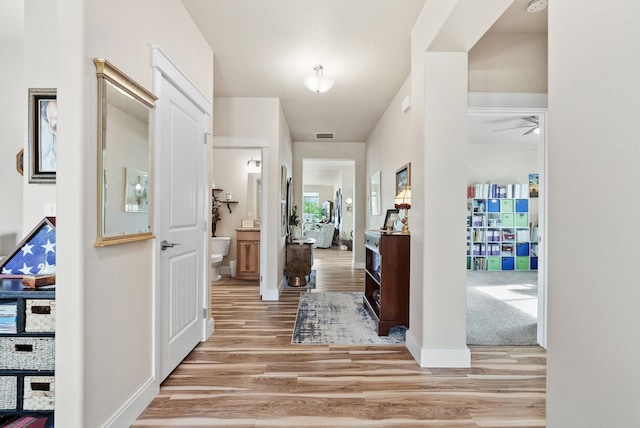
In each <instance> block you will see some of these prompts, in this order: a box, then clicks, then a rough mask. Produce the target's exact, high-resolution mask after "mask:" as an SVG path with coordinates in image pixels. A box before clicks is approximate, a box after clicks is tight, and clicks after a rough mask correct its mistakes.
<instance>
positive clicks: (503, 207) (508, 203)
mask: <svg viewBox="0 0 640 428" xmlns="http://www.w3.org/2000/svg"><path fill="white" fill-rule="evenodd" d="M500 212H501V213H512V212H513V199H501V200H500Z"/></svg>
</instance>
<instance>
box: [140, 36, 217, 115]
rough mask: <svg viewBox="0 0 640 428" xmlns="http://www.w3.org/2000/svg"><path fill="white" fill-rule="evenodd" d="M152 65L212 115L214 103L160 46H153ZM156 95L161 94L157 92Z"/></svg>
mask: <svg viewBox="0 0 640 428" xmlns="http://www.w3.org/2000/svg"><path fill="white" fill-rule="evenodd" d="M151 65H152V66H153V67H155V68H156V69H158V70H159V71H160V72H161V73H162V75H163V76H164V77H165V78H166V79H167V80H168V81H170V82H171V83H172V84H173V86H175V87H176V88H178V89H179V90H180V91H181V92H182V93H183V94H184V95H185V96H186V97H187V98H189V99H190V100H191V101H192V102H193V103H194V104H195V105H196V106H198V108H199V109H200V110H202V111H203V112H204V113H206V114H208V115H209V116H211V114H212V112H213V103H212V102H211V101H210V100H209V99H208V98H207V97H206V96H205V95H204V94H203V93H202V92H200V90H199V89H198V88H197V87H196V86H195V85H194V84H193V83H192V82H191V81H190V80H189V78H188V77H187V76H186V75H185V74H184V73H183V72H182V70H180V69H179V68H178V66H177V65H176V64H175V63H174V62H173V61H171V59H170V58H169V57H168V56H167V55H166V54H165V53H164V52H163V51H162V49H160V47H159V46H155V45H154V46H151ZM155 95H156V96H159V95H160V94H158V93H156V94H155Z"/></svg>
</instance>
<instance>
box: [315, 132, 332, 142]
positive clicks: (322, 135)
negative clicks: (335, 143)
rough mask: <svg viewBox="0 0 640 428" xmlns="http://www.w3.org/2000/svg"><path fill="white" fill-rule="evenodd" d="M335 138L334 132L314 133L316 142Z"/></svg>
mask: <svg viewBox="0 0 640 428" xmlns="http://www.w3.org/2000/svg"><path fill="white" fill-rule="evenodd" d="M334 138H336V133H335V132H316V140H333V139H334Z"/></svg>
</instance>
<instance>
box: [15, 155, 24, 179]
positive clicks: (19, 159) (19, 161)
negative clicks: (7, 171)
mask: <svg viewBox="0 0 640 428" xmlns="http://www.w3.org/2000/svg"><path fill="white" fill-rule="evenodd" d="M23 169H24V149H20V151H19V152H18V154H17V155H16V170H17V171H18V173H20V175H23V174H24V171H23Z"/></svg>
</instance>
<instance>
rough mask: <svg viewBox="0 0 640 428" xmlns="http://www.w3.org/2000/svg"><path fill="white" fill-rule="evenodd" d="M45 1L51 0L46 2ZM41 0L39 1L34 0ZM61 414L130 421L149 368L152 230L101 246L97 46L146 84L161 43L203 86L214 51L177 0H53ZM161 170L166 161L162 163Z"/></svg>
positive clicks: (79, 423)
mask: <svg viewBox="0 0 640 428" xmlns="http://www.w3.org/2000/svg"><path fill="white" fill-rule="evenodd" d="M45 3H46V2H45ZM38 4H42V2H38ZM56 16H57V24H58V27H57V34H58V40H57V49H54V55H57V57H58V67H59V68H58V73H57V75H58V85H57V87H58V99H59V103H60V111H59V113H60V118H61V119H60V127H59V137H60V140H61V141H64V144H61V145H60V147H59V150H58V177H57V179H58V181H57V190H58V192H57V208H58V218H57V221H58V223H57V239H58V247H57V249H58V254H57V255H58V262H59V263H58V272H57V276H58V278H57V279H58V284H60V287H59V288H58V291H57V304H58V312H57V314H58V317H57V331H56V352H57V354H56V425H59V426H65V427H69V428H81V427H89V426H91V427H98V426H103V425H105V424H107V425H110V426H128V425H129V424H130V423H131V422H132V421H133V420H134V419H135V417H136V416H137V414H138V412H139V411H141V410H142V409H143V408H144V406H146V404H147V403H148V400H150V399H152V398H153V396H154V395H155V392H156V391H157V389H158V384H157V379H154V370H155V368H154V356H153V351H154V343H153V342H154V319H153V305H152V303H153V300H154V299H153V296H154V291H153V257H154V247H155V241H154V240H149V241H143V242H136V243H129V244H122V245H115V246H112V247H105V248H96V247H94V246H93V243H94V241H95V238H96V227H97V226H96V218H97V217H96V205H97V185H96V182H97V162H96V159H97V135H96V126H97V118H96V114H97V108H96V106H97V79H96V74H95V67H94V65H93V62H92V58H94V57H104V58H106V59H107V60H109V61H110V62H112V63H113V64H114V65H115V66H116V67H118V68H119V69H120V70H122V71H123V72H125V73H126V74H127V75H129V76H130V77H131V78H132V79H134V80H135V81H137V82H138V83H139V84H141V85H142V86H144V87H145V88H147V89H151V88H152V87H153V73H152V68H151V66H150V57H151V50H150V46H151V45H158V46H160V48H161V49H163V50H164V52H165V53H166V54H167V55H168V56H169V57H170V58H172V60H173V61H174V62H175V63H176V65H177V66H178V67H179V68H180V69H181V70H182V71H183V72H184V73H185V74H186V75H187V76H188V77H189V78H190V79H191V80H192V81H193V83H194V84H195V85H196V86H197V87H198V88H199V89H200V91H201V92H202V93H204V94H208V95H209V96H212V94H213V52H212V51H211V49H210V48H209V46H208V45H207V43H206V42H205V41H204V39H203V37H202V35H201V34H200V32H199V30H198V29H197V28H196V26H195V25H194V24H193V22H192V20H191V18H190V16H189V15H188V14H187V12H186V10H185V9H184V6H183V5H182V2H180V1H178V0H167V1H164V2H162V3H161V5H159V4H158V3H157V2H154V1H152V0H140V1H136V2H134V3H131V2H126V1H124V0H114V1H110V2H101V1H97V0H59V1H58V7H57V11H56V10H54V11H53V13H52V14H51V15H50V16H49V17H48V19H50V20H53V21H54V22H56V18H55V17H56ZM158 173H161V172H158Z"/></svg>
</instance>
